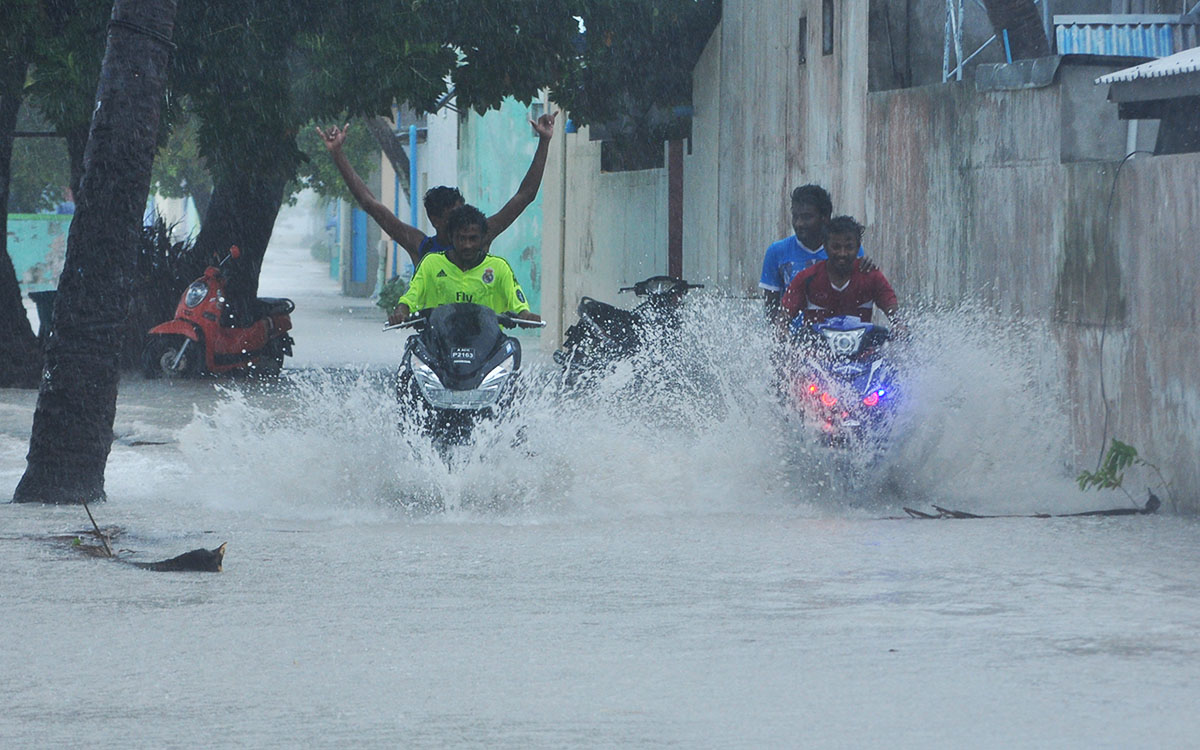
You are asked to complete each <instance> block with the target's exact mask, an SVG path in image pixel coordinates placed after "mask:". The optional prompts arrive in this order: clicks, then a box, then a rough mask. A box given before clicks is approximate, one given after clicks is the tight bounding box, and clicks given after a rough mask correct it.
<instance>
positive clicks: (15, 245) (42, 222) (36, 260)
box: [8, 214, 72, 293]
mask: <svg viewBox="0 0 1200 750" xmlns="http://www.w3.org/2000/svg"><path fill="white" fill-rule="evenodd" d="M71 218H72V217H71V215H69V214H9V215H8V255H9V257H10V258H11V259H12V263H13V269H14V270H15V271H16V273H17V282H18V283H19V284H20V285H21V291H22V292H25V293H29V292H43V291H48V290H51V289H56V288H58V275H59V273H61V272H62V266H63V261H64V260H66V257H67V233H68V231H69V230H70V226H71Z"/></svg>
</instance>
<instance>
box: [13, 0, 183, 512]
mask: <svg viewBox="0 0 1200 750" xmlns="http://www.w3.org/2000/svg"><path fill="white" fill-rule="evenodd" d="M175 11H176V0H115V2H114V3H113V10H112V21H111V22H110V25H109V30H108V43H107V48H106V49H105V52H104V62H103V63H102V65H101V69H100V85H99V87H98V89H97V91H96V109H95V114H94V115H93V117H92V124H91V130H90V132H89V136H88V141H87V148H86V150H85V151H84V159H83V165H84V171H83V178H82V180H81V183H80V188H79V194H78V195H77V196H76V206H77V210H76V213H75V218H74V220H73V221H72V222H71V230H70V234H69V235H68V237H67V257H66V262H65V264H64V267H63V272H62V276H61V278H60V280H59V285H58V295H57V298H56V300H55V306H54V319H55V324H54V332H53V334H52V335H51V336H50V338H49V340H48V341H47V343H46V359H45V367H44V370H43V377H42V383H41V389H40V391H39V393H38V401H37V409H36V411H35V412H34V416H33V434H32V436H31V437H30V441H29V454H28V457H27V458H28V465H27V467H26V469H25V474H24V476H22V477H21V481H20V483H19V484H18V485H17V489H16V492H15V493H14V495H13V501H14V502H41V503H83V502H92V501H96V500H103V499H104V498H105V494H104V467H105V465H106V463H107V461H108V453H109V450H110V448H111V447H112V425H113V418H114V416H115V415H116V404H117V382H118V379H119V361H120V349H121V346H120V343H121V331H122V322H123V320H124V318H125V314H126V312H127V310H128V308H129V296H130V293H129V288H130V280H131V278H132V274H133V268H134V263H135V260H136V258H135V253H136V252H137V237H138V231H139V226H140V224H141V220H142V211H143V209H144V207H145V204H146V195H147V194H148V192H149V189H150V166H151V163H152V162H153V159H154V149H155V141H156V138H157V135H158V124H159V114H160V111H161V102H162V95H163V91H164V89H165V87H166V80H167V62H168V57H169V53H170V47H171V46H172V45H171V42H170V37H171V34H172V32H173V30H174V24H175Z"/></svg>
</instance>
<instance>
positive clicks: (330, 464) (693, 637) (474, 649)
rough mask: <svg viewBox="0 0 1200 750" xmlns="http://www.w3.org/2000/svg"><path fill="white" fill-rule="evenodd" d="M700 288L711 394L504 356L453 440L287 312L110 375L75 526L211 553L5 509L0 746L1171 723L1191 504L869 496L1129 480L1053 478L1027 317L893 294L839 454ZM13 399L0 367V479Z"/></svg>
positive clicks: (1166, 737)
mask: <svg viewBox="0 0 1200 750" xmlns="http://www.w3.org/2000/svg"><path fill="white" fill-rule="evenodd" d="M696 304H697V307H698V309H699V312H698V313H697V315H696V316H695V317H694V318H693V323H692V325H693V329H692V333H693V334H694V335H695V337H696V340H697V341H699V342H700V343H699V345H698V349H697V351H698V352H699V355H698V356H699V357H700V360H701V362H702V363H703V364H704V366H705V367H706V368H707V372H708V376H707V378H708V379H707V381H706V383H707V385H708V386H709V388H710V389H711V390H710V393H712V392H715V393H716V394H717V395H718V398H716V399H712V398H709V397H707V396H697V395H696V393H695V392H692V391H687V390H680V389H678V388H672V387H668V386H669V384H666V383H664V384H663V386H664V387H663V388H661V389H658V390H655V389H654V388H651V395H649V396H646V397H645V398H641V399H639V398H633V397H630V396H629V391H628V389H627V386H628V384H629V381H628V378H629V377H631V374H630V373H628V372H625V373H622V372H617V373H615V374H614V375H613V376H612V377H611V378H610V379H609V380H608V381H606V384H604V385H602V387H601V390H600V392H599V393H597V394H596V395H594V396H593V397H591V398H574V399H568V398H562V397H561V396H560V395H559V394H558V393H557V392H556V389H555V387H554V373H555V371H554V369H553V366H552V365H551V364H550V363H549V360H548V358H547V357H545V356H544V355H534V356H531V358H530V359H531V362H530V363H529V367H528V370H527V372H526V376H527V378H526V380H527V383H528V385H529V392H528V393H527V394H526V397H525V398H524V399H523V400H522V402H521V404H520V411H519V419H517V420H515V422H514V423H513V424H507V425H501V426H497V427H489V428H485V429H484V430H483V431H482V433H481V435H480V441H479V444H478V445H477V446H475V447H474V448H468V449H466V450H464V451H462V452H461V453H460V454H459V455H458V456H457V457H456V460H455V463H454V465H453V466H452V467H448V466H447V464H446V463H445V462H444V461H442V460H441V458H440V457H439V456H438V455H437V454H436V452H434V451H433V450H432V449H431V448H430V447H429V446H428V445H427V444H426V443H424V442H422V440H421V439H420V438H419V437H418V436H415V435H413V434H412V433H411V431H409V430H406V429H405V428H404V426H403V425H402V424H400V423H401V422H402V419H401V417H400V416H399V415H398V414H397V412H396V407H395V403H394V400H393V399H392V397H391V393H390V390H389V388H390V381H389V373H390V369H389V367H388V365H387V362H388V361H389V357H393V356H394V355H396V354H398V352H399V350H400V347H401V342H400V341H399V339H398V338H396V339H386V341H385V340H384V339H379V342H380V343H378V346H379V347H380V348H379V349H377V350H375V354H374V356H373V359H372V361H370V362H367V363H365V364H363V365H361V366H340V365H335V364H334V361H335V360H337V359H338V358H339V357H341V356H342V352H341V351H340V350H338V349H337V343H336V342H335V341H333V340H332V339H330V340H329V343H328V345H327V346H325V345H322V346H325V348H323V349H322V351H321V353H320V356H319V357H317V356H316V354H311V353H310V355H308V356H310V357H313V358H312V359H308V360H304V359H303V358H302V357H301V354H300V353H301V351H302V347H304V346H305V339H304V338H303V335H304V330H303V329H302V327H301V324H300V322H299V321H298V323H297V334H296V338H297V342H298V343H297V351H298V356H297V363H295V364H294V365H293V366H292V367H291V368H290V369H289V370H288V371H287V372H286V374H285V377H284V378H283V379H282V381H281V382H280V383H278V384H272V385H268V386H261V385H259V384H256V383H253V382H248V381H228V382H221V383H218V382H214V381H211V380H206V381H199V382H182V383H179V382H176V383H163V382H146V381H143V380H141V378H140V377H138V376H136V375H130V376H128V377H127V378H126V380H125V382H124V383H123V384H122V395H121V401H120V404H119V408H118V414H117V423H116V427H115V429H116V432H117V441H116V443H115V444H114V447H113V452H112V454H111V457H110V461H109V468H108V473H107V480H106V481H107V488H108V493H109V501H108V502H107V503H104V504H102V505H99V506H97V507H95V508H93V510H94V512H95V513H96V515H97V520H98V522H99V523H100V524H102V525H116V526H120V527H122V528H123V529H124V530H125V531H124V534H123V535H122V536H121V537H120V538H119V540H118V542H117V546H118V548H119V549H124V550H129V551H128V552H125V553H123V554H124V556H125V557H127V558H128V559H139V560H155V559H161V558H163V557H170V556H173V555H175V554H178V553H180V552H183V551H185V550H188V549H192V548H195V547H216V546H217V545H218V544H220V543H222V542H228V552H227V555H226V560H225V570H224V572H223V573H220V574H202V573H177V574H169V573H155V572H148V571H144V570H141V569H137V568H134V567H131V566H127V565H122V564H119V563H114V562H111V561H107V560H101V559H94V558H91V557H87V556H84V555H81V554H79V553H78V552H77V551H76V550H73V549H71V548H70V546H69V545H67V544H62V543H58V542H54V541H51V540H48V539H46V537H47V536H49V535H56V534H68V533H71V532H73V531H76V530H82V529H85V528H86V527H87V526H88V521H87V518H86V516H85V515H84V514H83V512H82V509H80V508H77V507H69V508H55V507H40V506H17V505H12V504H0V563H2V564H3V566H4V569H5V570H6V571H7V574H6V575H5V576H3V578H2V579H0V602H2V604H0V611H2V613H3V614H2V616H0V623H3V631H4V638H3V641H2V642H0V695H3V696H4V710H3V711H0V746H3V747H51V746H63V745H77V744H81V743H84V742H88V743H97V744H102V743H103V744H108V743H111V744H121V745H127V746H134V747H182V746H195V745H201V746H226V747H228V746H238V747H280V748H283V747H297V746H301V747H345V746H355V747H489V748H492V747H512V748H528V747H574V746H586V747H664V746H675V747H722V748H724V747H746V748H758V747H866V746H880V747H913V748H926V747H947V748H952V747H964V746H971V747H996V748H1001V747H1004V748H1008V747H1047V748H1049V747H1054V748H1058V747H1078V748H1097V747H1111V748H1118V747H1119V748H1125V747H1179V748H1184V747H1193V746H1195V745H1196V743H1197V741H1198V739H1200V731H1198V729H1197V721H1196V718H1195V712H1194V709H1193V706H1194V705H1195V704H1196V702H1197V701H1198V700H1200V680H1198V677H1197V670H1196V669H1195V665H1196V664H1197V657H1198V656H1200V638H1198V635H1200V633H1198V630H1200V573H1198V572H1197V566H1196V552H1195V550H1196V549H1197V547H1198V545H1200V524H1198V523H1197V522H1196V521H1195V520H1194V519H1193V518H1189V517H1184V516H1180V515H1177V514H1175V513H1173V512H1171V509H1170V508H1169V507H1167V508H1165V509H1164V512H1162V513H1160V514H1159V515H1156V516H1137V517H1119V518H1104V517H1099V518H1097V517H1090V518H1052V519H1037V518H997V519H983V520H943V521H928V520H909V519H903V518H897V517H902V516H904V513H903V511H902V507H904V506H910V507H915V508H921V509H925V510H929V509H930V508H931V506H932V505H933V504H937V505H942V506H947V507H952V508H956V509H961V510H966V511H971V512H974V513H995V514H1025V513H1033V512H1052V513H1063V512H1073V511H1080V510H1088V509H1092V508H1102V507H1121V506H1128V505H1129V502H1130V501H1129V500H1128V499H1126V498H1125V497H1124V496H1122V495H1120V494H1119V493H1097V492H1090V493H1082V492H1080V491H1079V490H1078V489H1077V488H1076V487H1075V485H1074V483H1073V481H1072V478H1071V477H1072V476H1073V474H1074V473H1075V471H1076V470H1077V467H1074V466H1072V465H1070V462H1069V460H1068V459H1067V453H1066V448H1065V434H1066V432H1065V426H1064V422H1063V419H1062V414H1061V409H1060V408H1058V407H1056V404H1057V403H1061V402H1059V401H1056V399H1058V398H1059V394H1058V393H1057V391H1056V388H1055V385H1054V383H1055V382H1056V381H1057V377H1056V373H1055V364H1054V363H1053V362H1046V361H1041V360H1040V359H1039V357H1041V356H1043V354H1042V353H1043V352H1045V351H1048V350H1050V349H1051V347H1046V346H1042V345H1041V343H1042V342H1044V339H1039V338H1038V337H1043V336H1044V335H1045V334H1044V333H1043V332H1040V331H1038V330H1035V329H1031V328H1022V327H1015V326H996V325H991V326H989V324H988V322H987V320H986V316H983V315H981V314H977V313H973V312H970V311H961V310H960V311H956V312H955V313H953V314H950V313H945V312H937V311H929V312H927V313H924V314H923V315H922V316H919V317H918V319H917V324H916V325H914V328H915V329H917V331H918V333H917V334H916V335H915V337H914V343H913V347H914V350H915V356H914V358H913V362H914V364H913V366H912V369H911V370H910V374H909V375H908V376H907V377H908V389H909V390H908V395H907V398H906V405H905V407H904V409H903V410H902V414H901V415H900V425H901V429H900V430H899V432H898V436H897V439H896V441H895V443H894V444H893V446H892V449H891V450H890V451H889V452H888V453H887V454H886V455H885V456H884V458H883V459H882V460H881V461H880V462H879V463H878V464H873V465H871V466H870V467H867V469H866V470H865V471H861V472H857V473H855V467H854V466H852V465H849V464H847V462H846V461H845V459H844V457H843V456H839V455H838V453H837V451H830V450H828V449H824V448H820V447H818V446H813V445H811V444H808V443H806V442H803V441H801V440H799V439H797V438H796V436H795V435H794V434H792V433H791V432H789V431H788V429H787V427H786V426H785V425H783V424H782V423H781V421H780V420H779V419H778V403H777V402H776V401H775V400H773V398H772V397H771V393H770V377H769V375H768V374H767V372H766V370H767V369H768V368H764V367H762V366H761V364H760V363H761V362H763V361H764V357H765V354H764V352H765V348H764V347H765V346H767V342H766V340H765V339H764V337H763V335H762V334H761V332H756V331H757V329H756V327H755V325H754V323H753V320H754V317H753V311H751V310H749V309H747V307H746V306H745V305H744V304H740V303H737V302H736V301H729V300H704V299H699V300H697V302H696ZM298 312H299V311H298ZM360 312H361V310H360ZM354 314H357V313H353V312H352V311H350V312H347V315H349V316H350V317H353V316H354ZM306 324H307V325H311V326H314V327H316V326H317V325H318V323H317V322H315V321H314V319H309V320H308V321H306ZM330 325H332V324H330ZM369 327H370V329H371V331H372V333H371V334H370V335H372V336H373V335H375V333H377V332H378V322H377V321H375V322H372V323H370V325H369ZM354 330H355V331H363V332H364V334H363V335H364V337H366V336H367V335H368V334H366V333H365V331H366V330H367V326H366V325H362V326H360V327H358V328H355V329H354ZM334 338H336V337H334ZM371 341H372V344H371V346H376V343H375V339H371ZM314 346H315V345H314ZM526 346H527V348H528V349H533V348H534V346H535V345H534V344H531V343H527V344H526ZM383 347H391V349H390V352H389V351H388V350H386V349H383ZM309 351H310V352H312V349H310V350H309ZM322 357H323V358H324V359H321V358H322ZM318 359H321V361H318ZM392 361H394V360H392ZM606 389H610V390H606ZM35 399H36V394H33V393H27V392H20V391H2V392H0V498H6V497H11V492H12V489H13V488H14V487H15V486H16V483H17V481H18V480H19V479H20V476H21V473H22V471H23V469H24V459H23V457H24V453H25V451H26V450H27V445H28V434H29V424H30V420H31V414H32V409H33V404H34V402H35ZM515 424H520V425H523V427H524V429H523V431H522V432H523V435H524V437H525V439H524V442H520V443H519V444H516V445H514V443H515V442H517V441H514V439H513V438H514V434H513V432H512V431H513V430H514V429H515V427H514V425H515ZM1141 491H1142V490H1141V489H1140V488H1139V489H1138V492H1139V493H1140V492H1141ZM1142 499H1143V498H1141V497H1138V500H1142Z"/></svg>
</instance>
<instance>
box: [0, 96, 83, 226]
mask: <svg viewBox="0 0 1200 750" xmlns="http://www.w3.org/2000/svg"><path fill="white" fill-rule="evenodd" d="M46 128H47V124H46V123H45V122H43V121H42V120H41V119H40V118H39V117H38V116H37V113H36V112H34V111H32V110H30V109H29V108H28V107H25V108H22V110H21V113H20V116H19V118H18V120H17V130H19V131H24V132H42V131H45V130H46ZM9 180H10V182H9V193H8V211H9V213H15V214H33V213H39V212H42V211H51V210H53V209H54V207H55V206H57V205H58V204H59V203H61V202H62V201H64V200H66V197H67V196H66V188H67V186H68V185H70V183H71V165H70V159H69V157H68V156H67V148H66V145H65V144H64V143H63V141H62V139H61V138H42V137H25V138H17V139H16V140H15V141H14V142H13V152H12V169H11V172H10V174H9Z"/></svg>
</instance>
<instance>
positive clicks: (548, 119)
mask: <svg viewBox="0 0 1200 750" xmlns="http://www.w3.org/2000/svg"><path fill="white" fill-rule="evenodd" d="M555 117H558V113H557V112H555V113H554V114H544V115H542V116H541V117H539V118H537V120H536V121H534V120H530V121H529V124H530V125H531V126H532V127H533V132H535V133H537V134H538V137H539V138H550V137H551V136H552V135H554V118H555Z"/></svg>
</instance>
